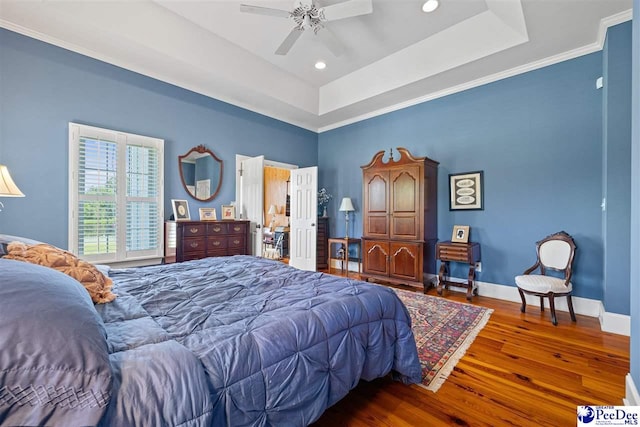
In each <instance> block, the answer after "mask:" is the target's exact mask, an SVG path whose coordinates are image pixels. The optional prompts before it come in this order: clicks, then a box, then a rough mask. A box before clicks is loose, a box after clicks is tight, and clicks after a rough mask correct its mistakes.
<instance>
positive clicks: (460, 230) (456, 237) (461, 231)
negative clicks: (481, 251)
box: [451, 225, 469, 243]
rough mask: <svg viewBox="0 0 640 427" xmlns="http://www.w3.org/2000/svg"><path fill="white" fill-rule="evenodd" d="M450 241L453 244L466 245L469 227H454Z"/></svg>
mask: <svg viewBox="0 0 640 427" xmlns="http://www.w3.org/2000/svg"><path fill="white" fill-rule="evenodd" d="M451 241H452V242H453V243H468V242H469V226H468V225H454V226H453V233H452V234H451Z"/></svg>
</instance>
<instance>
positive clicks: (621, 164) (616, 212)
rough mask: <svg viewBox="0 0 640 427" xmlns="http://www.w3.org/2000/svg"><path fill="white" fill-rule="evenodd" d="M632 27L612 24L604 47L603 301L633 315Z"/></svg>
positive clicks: (609, 308) (612, 308)
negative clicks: (630, 302) (631, 282)
mask: <svg viewBox="0 0 640 427" xmlns="http://www.w3.org/2000/svg"><path fill="white" fill-rule="evenodd" d="M631 28H632V26H631V22H626V23H624V24H620V25H616V26H614V27H611V28H609V30H608V31H607V38H606V41H605V45H604V48H603V77H604V88H603V94H602V95H603V168H604V170H603V178H604V182H603V185H604V193H603V197H604V198H605V199H606V211H605V212H604V214H603V226H604V228H603V234H604V248H605V252H604V281H603V284H604V301H603V303H604V307H605V310H606V311H608V312H613V313H620V314H629V292H630V288H629V268H630V247H631V246H630V245H631V240H630V239H631V236H630V233H629V228H630V226H631V216H630V209H631V198H630V197H629V196H630V194H631V180H630V179H629V177H630V176H631Z"/></svg>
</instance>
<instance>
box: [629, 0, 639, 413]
mask: <svg viewBox="0 0 640 427" xmlns="http://www.w3.org/2000/svg"><path fill="white" fill-rule="evenodd" d="M631 46H632V49H631V50H632V83H631V88H632V102H631V105H632V107H631V111H632V113H631V114H632V119H631V126H632V130H631V259H632V260H633V262H632V263H631V378H632V379H633V382H634V383H635V386H636V388H637V387H638V386H640V263H639V262H638V260H639V259H640V0H633V35H632V44H631ZM635 404H636V405H637V404H638V403H637V402H635Z"/></svg>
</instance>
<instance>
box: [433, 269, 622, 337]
mask: <svg viewBox="0 0 640 427" xmlns="http://www.w3.org/2000/svg"><path fill="white" fill-rule="evenodd" d="M450 280H451V281H453V282H458V283H466V280H463V279H458V278H451V279H450ZM436 281H437V279H436ZM476 286H477V287H478V295H482V296H485V297H489V298H496V299H500V300H503V301H512V302H517V303H522V300H521V299H520V294H519V293H518V288H516V287H515V286H507V285H498V284H496V283H489V282H480V281H478V280H476ZM449 289H451V290H454V291H458V292H466V291H467V288H466V287H457V286H450V287H449ZM525 297H526V299H527V306H529V305H532V306H533V307H537V308H538V309H539V307H540V300H539V298H538V297H536V296H534V295H526V296H525ZM571 299H572V300H573V310H574V311H575V313H576V314H581V315H583V316H589V317H597V318H598V319H599V320H600V330H602V331H603V332H611V333H613V334H618V335H626V336H630V334H631V317H630V316H627V315H624V314H617V313H608V312H606V311H605V310H604V305H603V304H602V301H600V300H594V299H589V298H582V297H576V296H573V297H572V298H571ZM547 307H548V304H547ZM556 310H558V311H566V312H568V311H569V307H568V306H567V299H566V298H556Z"/></svg>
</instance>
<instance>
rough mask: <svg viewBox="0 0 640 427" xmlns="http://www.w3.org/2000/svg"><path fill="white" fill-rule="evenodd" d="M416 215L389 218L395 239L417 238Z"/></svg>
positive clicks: (417, 225)
mask: <svg viewBox="0 0 640 427" xmlns="http://www.w3.org/2000/svg"><path fill="white" fill-rule="evenodd" d="M419 228H420V227H419V224H418V217H416V216H415V215H413V216H408V217H399V216H393V217H392V219H391V229H392V230H393V237H394V238H395V239H397V238H402V239H409V240H411V239H413V240H417V239H418V238H419V237H418V231H419Z"/></svg>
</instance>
